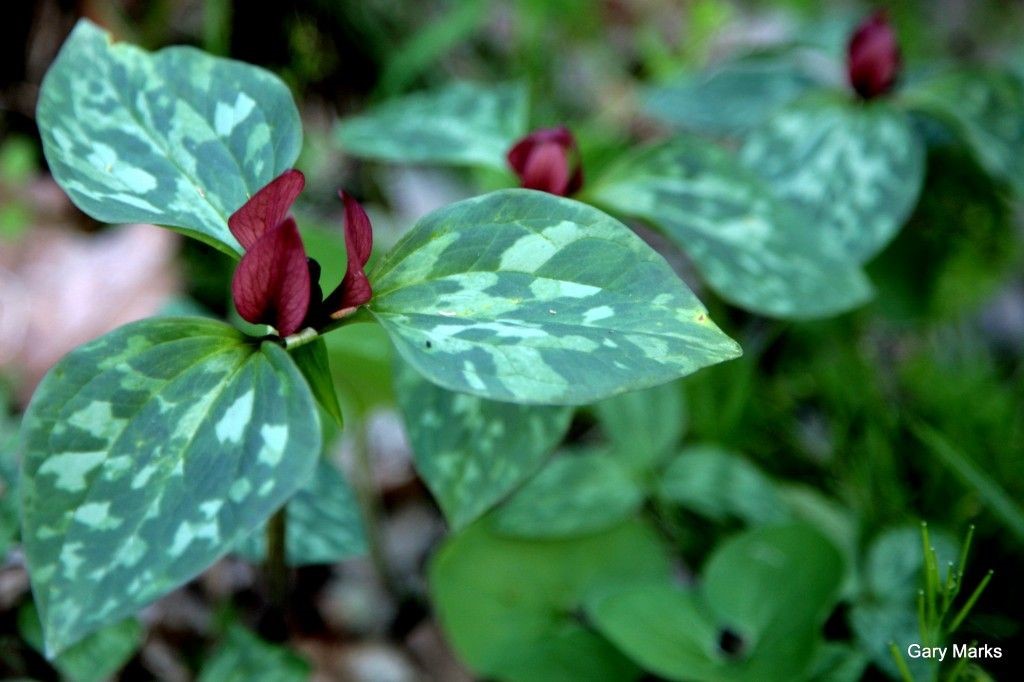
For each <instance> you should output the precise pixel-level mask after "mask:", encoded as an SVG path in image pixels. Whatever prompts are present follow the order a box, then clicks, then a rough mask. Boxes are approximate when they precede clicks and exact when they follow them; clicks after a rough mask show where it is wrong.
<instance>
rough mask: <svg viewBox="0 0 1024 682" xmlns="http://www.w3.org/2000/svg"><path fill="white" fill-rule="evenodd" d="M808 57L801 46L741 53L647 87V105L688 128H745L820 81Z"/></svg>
mask: <svg viewBox="0 0 1024 682" xmlns="http://www.w3.org/2000/svg"><path fill="white" fill-rule="evenodd" d="M805 62H806V60H805V59H803V55H801V53H799V52H786V53H782V54H764V55H748V56H746V57H741V58H739V59H736V60H733V61H731V62H727V63H725V64H721V65H719V66H718V67H716V68H714V69H711V70H708V71H705V72H702V73H694V74H686V75H684V76H682V77H680V78H677V79H676V80H674V81H672V82H669V83H665V84H664V85H659V86H655V87H651V88H648V89H647V90H646V91H645V92H644V98H643V105H644V109H645V111H647V113H649V114H650V115H652V116H654V117H655V118H658V119H660V120H662V121H665V122H666V123H670V124H672V125H674V126H677V127H679V128H681V129H684V130H692V131H695V132H702V133H708V134H711V135H732V134H736V133H741V132H743V131H745V130H747V129H749V128H752V127H754V126H756V125H758V124H760V123H761V122H762V121H764V120H765V119H767V118H768V117H769V116H771V115H772V114H773V113H774V112H775V111H776V110H778V109H780V108H781V107H783V106H785V105H786V104H789V103H790V102H792V101H793V100H794V99H796V98H797V97H799V96H800V95H802V94H804V93H805V92H807V90H808V89H810V88H812V87H814V86H815V85H816V82H817V79H816V78H814V77H813V76H812V75H811V73H812V72H811V68H810V66H809V65H808V64H806V63H805Z"/></svg>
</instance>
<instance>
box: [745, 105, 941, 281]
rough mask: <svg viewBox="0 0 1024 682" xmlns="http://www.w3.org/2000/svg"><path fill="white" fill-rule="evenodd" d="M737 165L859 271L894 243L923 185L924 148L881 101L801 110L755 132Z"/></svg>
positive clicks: (906, 122)
mask: <svg viewBox="0 0 1024 682" xmlns="http://www.w3.org/2000/svg"><path fill="white" fill-rule="evenodd" d="M740 160H741V161H742V162H743V163H744V164H746V166H747V167H748V168H750V169H751V170H752V171H754V172H756V173H758V174H759V175H760V176H761V177H763V178H764V179H765V180H766V181H767V182H768V184H769V186H770V187H771V188H772V189H773V190H774V191H775V193H776V194H777V195H779V196H781V197H783V198H784V199H786V200H788V201H791V202H793V203H794V204H795V205H796V206H798V207H799V208H800V209H801V210H802V211H803V212H804V214H805V215H806V216H807V217H808V218H809V219H810V221H811V223H810V225H809V227H810V229H813V230H816V231H820V232H822V233H823V236H824V237H825V238H826V239H827V240H829V241H831V242H835V243H837V244H838V245H840V246H841V247H842V249H843V251H844V252H845V253H846V254H848V255H849V257H850V258H852V259H853V260H855V261H857V262H858V263H863V262H866V261H868V260H870V259H871V257H872V256H874V255H875V254H876V253H878V252H879V251H881V250H882V249H883V248H884V247H885V245H886V244H888V243H889V242H890V241H891V240H892V238H893V237H894V236H896V233H897V232H899V230H900V228H901V227H903V223H904V222H905V221H906V220H907V218H908V217H909V216H910V212H911V211H912V210H913V209H914V205H915V204H916V203H917V196H918V194H920V192H921V185H922V183H923V182H924V145H923V143H922V142H921V139H920V137H919V136H918V134H917V132H916V131H915V130H914V128H913V126H912V125H911V123H910V119H909V118H908V117H907V115H906V114H905V113H904V112H902V111H900V110H899V109H896V108H894V107H892V106H891V105H890V104H889V103H888V102H886V101H878V102H870V103H864V102H854V101H852V100H847V99H838V98H825V97H821V98H814V99H809V100H804V101H801V102H798V103H796V104H794V105H792V106H790V107H787V108H785V109H783V110H782V111H780V112H779V113H777V114H776V115H775V116H773V117H772V118H770V119H769V120H768V121H767V122H766V123H765V124H764V125H762V126H760V127H758V128H757V129H755V130H754V131H752V132H751V133H750V135H749V136H748V137H747V139H746V141H745V143H744V145H743V149H742V150H741V153H740Z"/></svg>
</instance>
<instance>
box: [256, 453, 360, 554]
mask: <svg viewBox="0 0 1024 682" xmlns="http://www.w3.org/2000/svg"><path fill="white" fill-rule="evenodd" d="M286 510H287V517H286V522H285V529H286V531H285V532H286V535H285V556H286V560H287V562H288V564H289V565H290V566H306V565H309V564H333V563H335V562H338V561H341V560H342V559H347V558H349V557H352V556H358V555H360V554H365V553H366V550H367V546H366V534H365V531H364V529H363V520H362V515H361V514H360V511H359V504H358V502H357V500H356V495H355V492H354V491H353V490H352V488H351V487H350V486H349V484H348V482H347V481H346V480H345V478H344V477H343V476H342V475H341V472H340V471H338V467H336V466H335V465H334V464H332V463H331V462H330V461H328V460H327V459H326V458H323V457H321V458H320V461H319V463H318V464H317V467H316V470H315V471H314V472H313V476H312V477H311V478H310V479H309V482H308V483H306V485H304V486H303V487H302V488H300V489H299V491H298V492H297V493H295V496H294V497H292V499H290V500H288V504H287V505H286ZM266 546H267V531H266V526H264V527H262V528H260V529H258V530H257V531H256V532H254V533H253V534H252V535H250V536H248V537H246V538H245V539H244V540H243V541H242V542H240V543H239V544H238V552H239V554H241V555H243V556H244V557H246V558H247V559H249V560H250V561H263V559H264V558H265V557H266Z"/></svg>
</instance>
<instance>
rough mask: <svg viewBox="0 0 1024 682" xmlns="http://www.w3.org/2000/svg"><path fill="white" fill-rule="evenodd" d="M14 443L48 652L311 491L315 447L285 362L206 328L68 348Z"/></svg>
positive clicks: (165, 587) (132, 329)
mask: <svg viewBox="0 0 1024 682" xmlns="http://www.w3.org/2000/svg"><path fill="white" fill-rule="evenodd" d="M22 432H23V436H24V444H25V446H24V453H23V457H24V459H23V462H22V474H23V475H22V479H21V483H20V485H21V489H22V523H23V527H22V530H23V534H22V540H23V543H24V546H25V552H26V557H27V560H28V565H29V567H30V571H29V572H30V575H31V579H32V590H33V593H34V595H35V600H36V605H37V606H38V608H39V613H40V618H41V620H42V622H43V630H44V632H45V633H46V641H47V651H48V652H50V653H51V654H57V653H60V651H62V650H63V649H65V648H66V647H68V646H70V645H71V644H74V643H75V642H77V641H78V640H80V639H81V638H82V637H84V636H85V635H87V634H89V633H90V632H92V631H94V630H96V629H98V628H100V627H101V626H103V625H106V624H109V623H111V622H116V621H118V620H120V619H121V618H123V617H125V616H126V615H128V614H132V613H134V612H135V611H137V610H138V609H140V608H141V607H142V606H144V605H146V604H148V603H149V602H151V601H153V600H154V599H156V598H158V597H160V596H162V595H164V594H166V593H167V592H169V591H170V590H172V589H174V588H175V587H177V586H179V585H181V584H182V583H184V582H186V581H188V580H190V579H191V578H193V577H195V576H196V575H198V574H199V573H200V572H201V571H203V570H205V569H206V568H207V567H208V566H209V565H210V564H212V563H213V562H214V561H216V560H217V559H218V558H220V557H221V556H223V555H224V554H225V553H227V552H228V551H229V550H230V549H231V548H232V547H233V546H234V545H235V544H236V543H237V542H238V541H239V539H241V538H243V537H245V536H246V535H249V534H250V533H252V532H253V530H255V529H256V528H257V527H259V526H260V525H261V524H262V523H263V521H264V520H265V519H266V518H267V517H269V516H270V514H271V513H272V512H273V511H274V510H275V509H277V508H278V507H280V506H281V505H282V504H283V503H284V502H285V501H286V500H287V499H288V498H289V497H291V496H292V495H293V494H294V493H295V491H297V490H298V489H299V488H300V487H301V486H302V485H303V484H305V483H306V481H307V480H308V479H309V476H310V475H311V474H312V471H313V469H314V467H315V465H316V462H317V458H318V457H319V454H320V447H321V437H320V436H321V433H320V420H319V417H318V414H317V410H316V403H315V402H314V400H313V396H312V395H311V394H310V391H309V387H308V385H307V384H306V380H305V379H303V378H302V374H301V373H300V372H299V370H298V368H297V367H296V366H295V363H294V362H292V359H291V357H289V355H288V354H287V353H286V352H285V351H284V350H283V349H282V348H281V347H280V346H278V345H277V344H275V343H272V342H269V341H267V342H263V343H261V344H259V345H257V344H255V343H253V342H252V341H251V340H249V339H246V338H244V337H243V336H241V335H240V334H239V333H238V332H237V331H235V330H234V329H232V328H231V327H230V326H228V325H226V324H224V323H223V322H218V321H215V320H206V319H202V318H164V317H161V318H153V319H148V320H142V321H140V322H136V323H133V324H129V325H126V326H124V327H121V328H119V329H117V330H115V331H113V332H111V333H109V334H107V335H105V336H103V337H100V338H99V339H96V340H95V341H92V342H90V343H88V344H86V345H84V346H81V347H79V348H78V349H76V350H75V351H72V352H71V354H69V355H68V356H66V357H65V358H64V359H63V360H61V361H60V362H59V363H58V364H57V365H56V366H55V367H54V368H53V369H51V370H50V372H49V373H48V374H47V375H46V378H45V379H43V382H42V383H41V384H40V385H39V388H37V389H36V393H35V395H34V397H33V399H32V402H31V404H30V405H29V408H28V410H27V411H26V413H25V417H24V420H23V426H22Z"/></svg>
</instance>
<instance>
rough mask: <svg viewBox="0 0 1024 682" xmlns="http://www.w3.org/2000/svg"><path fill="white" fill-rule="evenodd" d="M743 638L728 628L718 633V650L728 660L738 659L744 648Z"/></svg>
mask: <svg viewBox="0 0 1024 682" xmlns="http://www.w3.org/2000/svg"><path fill="white" fill-rule="evenodd" d="M745 644H746V643H745V642H744V641H743V638H742V637H740V636H739V635H738V634H736V632H735V631H733V630H730V629H729V628H722V629H721V630H720V631H719V632H718V648H719V649H720V650H721V651H722V653H723V654H725V655H726V656H728V657H729V658H739V656H740V655H741V654H742V653H743V650H744V648H745Z"/></svg>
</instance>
